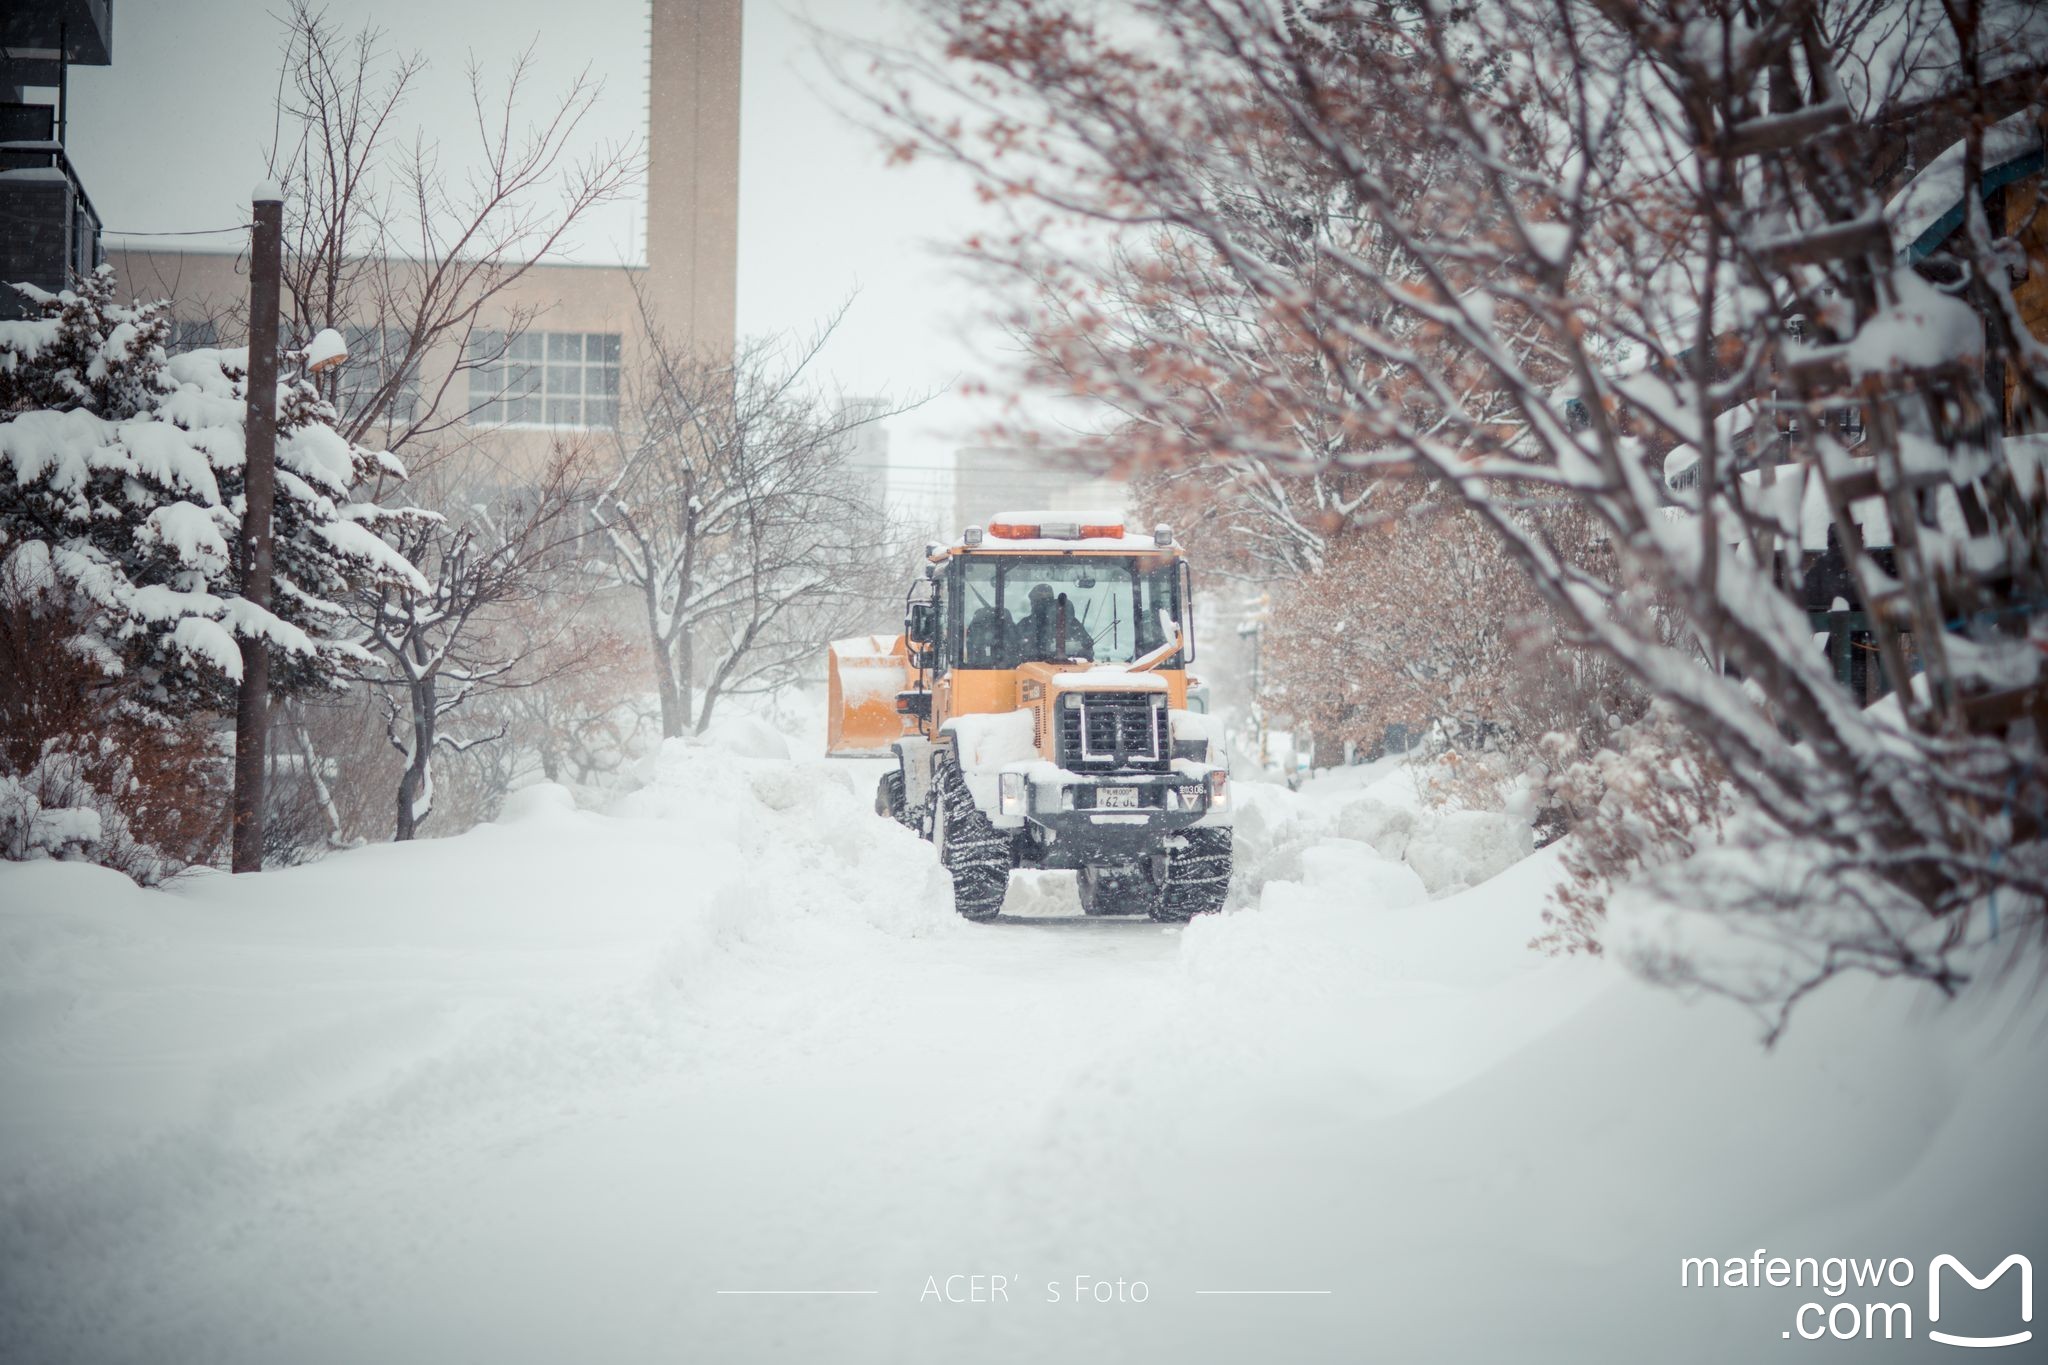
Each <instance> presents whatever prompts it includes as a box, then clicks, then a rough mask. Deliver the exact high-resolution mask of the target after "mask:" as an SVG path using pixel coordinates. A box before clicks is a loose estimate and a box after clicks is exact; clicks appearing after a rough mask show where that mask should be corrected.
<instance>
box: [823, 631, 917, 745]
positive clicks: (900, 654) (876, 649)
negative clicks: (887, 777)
mask: <svg viewBox="0 0 2048 1365" xmlns="http://www.w3.org/2000/svg"><path fill="white" fill-rule="evenodd" d="M826 653H827V665H826V685H827V687H828V688H829V696H828V701H827V706H828V708H829V709H828V711H827V715H826V721H825V752H827V753H829V754H838V755H841V756H843V757H847V758H887V757H888V756H889V746H890V745H891V744H894V743H895V742H896V741H897V740H899V739H901V738H903V736H904V734H905V733H915V731H914V729H908V728H907V727H909V726H910V725H911V724H912V722H911V720H910V718H909V717H906V716H905V715H903V714H902V713H901V712H899V711H898V710H897V709H896V694H897V693H898V692H901V691H903V690H904V689H906V688H908V687H910V686H911V685H912V683H913V682H914V681H915V677H916V675H915V674H913V673H912V672H911V670H910V660H909V655H908V651H907V650H906V649H905V648H904V643H903V637H902V636H901V635H897V636H894V637H893V638H892V637H890V636H887V635H855V636H852V637H851V638H849V639H845V640H834V641H833V642H832V645H831V647H830V649H828V650H827V651H826ZM814 733H815V732H814Z"/></svg>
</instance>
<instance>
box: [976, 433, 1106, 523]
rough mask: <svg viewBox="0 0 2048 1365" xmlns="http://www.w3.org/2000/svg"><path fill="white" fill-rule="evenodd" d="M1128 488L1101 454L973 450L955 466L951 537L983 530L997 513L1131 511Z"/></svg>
mask: <svg viewBox="0 0 2048 1365" xmlns="http://www.w3.org/2000/svg"><path fill="white" fill-rule="evenodd" d="M1129 503H1130V487H1129V485H1128V484H1127V483H1126V482H1125V481H1124V480H1123V479H1122V478H1120V477H1118V476H1117V475H1116V474H1115V472H1114V471H1113V470H1112V469H1111V467H1110V462H1109V459H1108V457H1106V456H1105V455H1103V454H1102V453H1101V452H1100V451H1092V450H1081V449H1068V448H1057V449H1055V448H1044V449H1025V448H1021V447H1014V446H971V447H969V448H967V449H965V450H961V451H959V452H957V453H956V454H955V456H954V465H953V520H952V525H951V527H950V528H949V530H948V532H947V534H949V535H957V534H959V532H960V528H961V527H963V526H983V525H986V524H987V523H988V519H989V518H990V517H992V516H994V515H995V514H996V513H998V512H1011V511H1028V510H1031V509H1034V508H1039V509H1044V510H1048V511H1055V512H1097V511H1099V512H1111V513H1116V514H1118V515H1122V514H1124V513H1126V512H1128V511H1129V510H1130V508H1129Z"/></svg>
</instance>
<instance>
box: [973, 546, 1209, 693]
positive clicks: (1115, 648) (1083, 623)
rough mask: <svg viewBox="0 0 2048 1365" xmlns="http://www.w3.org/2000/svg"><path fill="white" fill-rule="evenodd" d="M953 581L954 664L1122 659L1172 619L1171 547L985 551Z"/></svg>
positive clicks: (1154, 643) (1147, 646)
mask: <svg viewBox="0 0 2048 1365" xmlns="http://www.w3.org/2000/svg"><path fill="white" fill-rule="evenodd" d="M957 582H958V585H959V611H958V614H957V617H956V619H957V620H958V621H959V623H960V626H959V629H960V636H959V655H958V658H959V666H960V667H962V668H1015V667H1016V666H1017V665H1019V664H1023V663H1032V662H1041V661H1042V662H1050V663H1062V662H1077V663H1091V662H1092V663H1129V662H1130V661H1131V660H1133V659H1136V658H1138V657H1140V656H1142V655H1144V654H1147V653H1149V652H1150V651H1152V650H1155V649H1157V648H1158V647H1159V646H1160V645H1162V644H1164V643H1165V642H1166V638H1167V637H1166V629H1167V627H1166V625H1165V624H1164V622H1162V620H1161V615H1162V613H1164V615H1165V617H1166V619H1167V620H1178V619H1179V618H1180V601H1179V598H1180V578H1179V575H1178V574H1177V573H1176V572H1175V571H1174V560H1173V557H1172V556H1171V555H1127V556H1112V555H1090V556H1087V557H1086V558H1083V557H1081V556H1078V555H1047V556H1044V557H1039V556H1034V555H988V556H985V557H981V558H968V559H967V560H966V562H965V563H964V565H963V566H962V568H961V570H960V576H959V578H958V580H957Z"/></svg>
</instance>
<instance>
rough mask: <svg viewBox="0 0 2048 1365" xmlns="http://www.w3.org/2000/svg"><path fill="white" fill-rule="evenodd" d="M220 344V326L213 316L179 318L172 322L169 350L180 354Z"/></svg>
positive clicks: (174, 353) (173, 353)
mask: <svg viewBox="0 0 2048 1365" xmlns="http://www.w3.org/2000/svg"><path fill="white" fill-rule="evenodd" d="M218 345H220V328H219V327H218V326H216V325H215V323H214V321H213V319H212V318H177V319H174V320H173V321H172V322H171V344H170V346H169V348H168V349H169V351H170V353H171V354H172V355H178V354H181V353H183V352H185V351H198V350H203V349H207V348H209V347H214V346H218Z"/></svg>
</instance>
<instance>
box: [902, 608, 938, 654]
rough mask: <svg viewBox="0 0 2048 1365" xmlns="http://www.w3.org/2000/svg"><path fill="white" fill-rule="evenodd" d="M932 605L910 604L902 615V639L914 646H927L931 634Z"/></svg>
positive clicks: (930, 639)
mask: <svg viewBox="0 0 2048 1365" xmlns="http://www.w3.org/2000/svg"><path fill="white" fill-rule="evenodd" d="M933 624H934V623H933V620H932V604H931V603H929V602H912V603H911V604H910V606H909V608H908V609H907V610H906V611H905V612H904V613H903V638H904V639H906V640H908V641H909V642H910V643H911V644H914V645H928V644H930V643H931V642H932V632H933Z"/></svg>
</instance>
